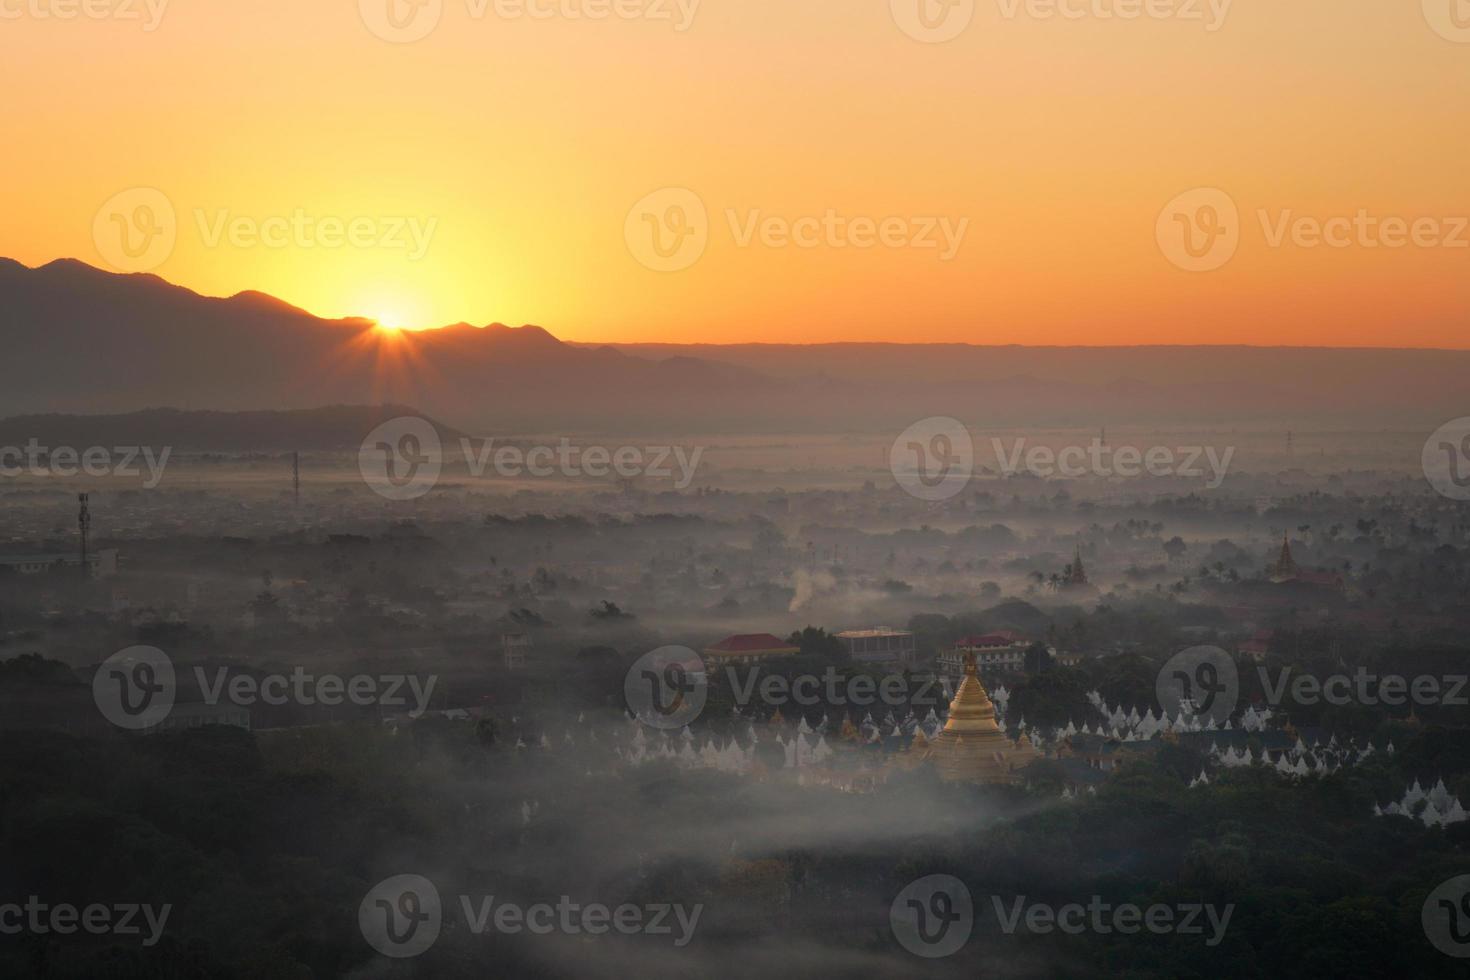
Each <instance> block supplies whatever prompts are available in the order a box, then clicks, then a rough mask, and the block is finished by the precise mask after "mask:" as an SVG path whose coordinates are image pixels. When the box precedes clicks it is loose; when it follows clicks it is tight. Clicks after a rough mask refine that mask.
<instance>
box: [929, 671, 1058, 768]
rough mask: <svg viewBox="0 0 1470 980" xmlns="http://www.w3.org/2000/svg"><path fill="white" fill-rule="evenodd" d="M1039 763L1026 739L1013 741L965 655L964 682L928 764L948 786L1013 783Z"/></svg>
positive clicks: (951, 703) (1036, 753)
mask: <svg viewBox="0 0 1470 980" xmlns="http://www.w3.org/2000/svg"><path fill="white" fill-rule="evenodd" d="M1039 758H1041V754H1040V753H1039V752H1037V751H1036V749H1035V747H1033V746H1032V745H1031V743H1030V742H1028V741H1027V740H1026V739H1024V738H1022V739H1021V740H1020V741H1019V742H1012V741H1011V740H1010V739H1009V738H1007V737H1006V734H1005V732H1004V731H1002V730H1001V727H1000V725H999V724H998V723H997V722H996V720H995V704H994V703H993V702H991V700H990V695H989V694H987V693H986V691H985V685H983V684H981V683H980V677H979V675H978V672H977V671H976V669H975V655H974V654H973V653H969V654H966V655H965V677H964V680H962V681H961V682H960V686H959V690H957V691H955V695H954V700H953V701H951V702H950V705H949V717H948V719H946V721H945V723H944V730H943V731H941V732H940V733H939V734H938V735H936V736H934V738H933V739H932V740H931V741H930V742H929V745H928V748H927V751H926V752H925V754H924V761H926V762H932V763H933V764H934V767H935V768H936V769H937V770H938V771H939V776H940V778H941V779H944V780H945V781H947V782H955V781H963V782H972V783H1009V782H1014V781H1016V779H1017V778H1018V773H1019V771H1020V770H1021V769H1022V768H1023V767H1025V766H1027V765H1029V764H1030V763H1032V762H1034V761H1036V760H1037V759H1039Z"/></svg>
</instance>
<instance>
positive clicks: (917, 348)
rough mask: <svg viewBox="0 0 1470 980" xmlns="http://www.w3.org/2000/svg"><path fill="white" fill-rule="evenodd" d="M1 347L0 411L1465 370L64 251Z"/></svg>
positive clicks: (1141, 405)
mask: <svg viewBox="0 0 1470 980" xmlns="http://www.w3.org/2000/svg"><path fill="white" fill-rule="evenodd" d="M901 332H902V330H901V328H899V327H896V328H895V333H901ZM0 350H3V351H4V352H5V355H6V356H5V359H4V362H3V364H4V367H3V369H0V370H3V376H0V380H3V383H0V416H4V415H18V414H22V413H30V414H35V413H43V412H66V413H79V412H85V413H120V412H134V411H139V410H142V409H145V408H150V407H153V406H159V405H171V406H175V407H181V408H191V409H209V410H216V411H243V410H255V409H281V410H291V409H306V408H316V407H319V406H322V405H334V404H340V405H371V404H381V403H385V402H394V403H400V404H411V405H416V406H418V407H420V408H421V409H422V410H423V411H424V412H427V413H430V414H431V415H433V416H435V417H437V418H441V419H445V420H447V421H448V422H449V423H450V424H453V425H455V426H457V427H459V428H462V429H466V430H469V431H473V432H475V433H476V434H496V433H512V432H514V433H555V432H566V431H577V432H589V431H610V432H622V433H633V432H638V431H661V432H672V431H680V430H683V431H692V430H698V431H707V432H714V431H728V432H741V431H746V432H779V433H797V432H811V431H827V432H831V431H856V430H864V431H888V430H892V431H898V430H901V429H902V428H904V427H906V426H907V425H909V424H910V423H912V422H914V421H916V420H918V419H922V418H924V417H926V416H930V415H942V414H943V415H953V416H955V417H957V418H961V419H964V420H965V421H966V422H968V423H971V424H973V425H976V426H978V427H980V428H982V429H983V428H986V427H997V428H999V427H1007V426H1018V425H1031V426H1041V425H1057V426H1092V425H1096V424H1099V423H1100V422H1106V423H1109V424H1115V425H1126V424H1130V423H1146V424H1160V423H1162V424H1200V425H1220V424H1225V425H1234V424H1245V425H1256V426H1271V427H1281V426H1289V425H1292V424H1299V425H1316V426H1321V427H1339V428H1351V427H1358V428H1363V427H1371V428H1384V427H1395V426H1398V427H1421V428H1422V427H1424V426H1429V427H1431V428H1432V427H1433V426H1437V425H1438V424H1439V423H1441V422H1443V421H1444V420H1446V419H1449V418H1453V417H1456V416H1459V415H1463V414H1466V410H1467V409H1466V405H1465V403H1464V401H1463V395H1462V391H1463V388H1464V378H1465V377H1467V376H1470V351H1421V350H1350V349H1316V348H1279V349H1278V348H1253V347H1182V346H1181V347H1113V348H1083V347H1072V348H1050V347H1018V346H1006V347H982V346H969V345H964V344H933V345H926V344H818V345H783V344H758V345H733V346H709V345H698V344H695V345H610V344H602V345H595V346H594V345H583V344H574V343H564V342H562V341H560V340H558V339H557V338H555V337H553V336H552V335H551V334H550V333H548V332H547V331H545V330H543V329H541V328H540V327H534V326H526V327H519V328H512V327H507V326H504V325H502V324H490V325H488V326H484V327H476V326H471V325H469V324H465V323H459V324H454V325H452V326H448V327H444V328H442V329H438V330H425V331H420V332H417V333H403V334H393V333H388V332H384V331H380V330H378V329H376V328H375V326H374V325H373V324H372V322H371V321H368V320H363V319H343V320H324V319H321V318H318V317H315V316H312V315H311V314H309V313H307V312H305V311H303V310H300V309H297V308H295V307H293V306H291V305H289V304H287V303H285V302H282V301H281V300H278V299H275V298H273V297H270V296H266V295H264V294H261V293H256V292H246V293H240V294H238V295H236V296H233V297H230V298H227V299H219V298H211V297H206V296H200V295H198V294H197V293H194V292H191V291H190V290H187V289H183V288H181V287H179V286H174V285H171V284H169V283H167V282H165V281H164V280H162V279H160V278H158V277H156V276H151V275H117V274H113V273H109V272H104V271H102V270H99V269H95V268H92V267H91V266H88V265H86V264H84V263H82V262H78V261H75V260H70V259H64V260H59V261H56V262H52V263H50V264H48V265H45V266H42V267H40V268H37V269H29V268H26V267H25V266H23V265H20V264H19V263H16V262H13V261H10V260H7V259H0Z"/></svg>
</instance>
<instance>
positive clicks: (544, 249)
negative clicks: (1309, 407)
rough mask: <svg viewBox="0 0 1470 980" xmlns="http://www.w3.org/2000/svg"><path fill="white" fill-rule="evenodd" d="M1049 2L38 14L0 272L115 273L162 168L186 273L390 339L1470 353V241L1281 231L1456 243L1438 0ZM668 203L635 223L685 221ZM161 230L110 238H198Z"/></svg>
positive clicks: (11, 34) (1453, 105)
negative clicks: (1188, 197) (936, 18)
mask: <svg viewBox="0 0 1470 980" xmlns="http://www.w3.org/2000/svg"><path fill="white" fill-rule="evenodd" d="M384 2H387V0H384ZM904 2H906V0H904ZM1427 2H1437V0H1427ZM1444 2H1445V3H1452V2H1454V0H1444ZM1018 4H1019V6H1018V8H1017V9H1018V10H1019V11H1020V12H1019V13H1018V14H1017V15H1016V16H1014V17H1009V18H1008V17H1006V16H1004V15H1003V13H1002V10H1003V9H1009V5H1001V6H997V5H995V4H985V3H979V4H977V5H976V8H975V10H976V12H975V16H974V21H973V23H972V24H971V25H970V26H969V27H968V28H967V29H966V30H964V31H963V32H962V33H960V34H959V35H958V36H957V37H955V38H954V39H953V40H951V41H948V42H947V43H943V44H924V43H919V42H918V41H916V40H914V39H913V38H911V37H909V36H907V35H906V34H905V33H904V32H903V31H902V30H900V29H899V28H898V26H897V25H896V24H895V20H894V17H893V15H892V14H891V12H890V2H889V0H876V2H872V3H866V4H860V5H856V6H843V7H840V8H839V7H836V6H833V5H831V4H792V3H790V0H741V2H739V3H718V2H716V0H704V2H702V3H700V4H698V5H696V6H695V7H694V17H693V20H692V22H691V23H690V24H689V25H688V29H687V30H683V31H677V30H675V29H674V25H672V24H670V23H663V22H656V21H650V20H646V19H634V20H624V19H621V18H619V17H609V18H607V19H605V20H593V19H590V18H587V17H580V18H576V17H565V16H559V17H554V18H551V19H532V18H528V17H523V18H516V19H505V20H497V19H496V18H495V15H494V14H493V13H490V14H487V16H486V17H485V18H484V19H481V20H476V19H474V18H473V17H472V16H471V15H470V13H469V11H470V9H471V8H470V7H467V6H466V5H464V4H458V3H454V2H449V3H445V4H444V5H443V15H442V16H443V22H442V23H441V24H440V25H439V26H438V28H437V29H436V30H434V31H433V32H432V33H430V34H429V35H428V36H426V37H424V38H423V39H422V40H420V41H417V42H416V43H410V44H392V43H387V42H385V41H383V40H381V39H380V38H378V37H376V36H374V35H373V33H371V32H370V31H369V29H368V28H367V27H366V26H365V24H364V21H363V20H362V19H361V18H360V16H359V4H358V3H356V2H341V3H328V4H302V3H299V2H286V0H259V2H256V3H253V4H249V5H242V4H182V3H178V4H168V5H167V6H166V8H165V9H164V12H163V16H162V18H161V20H160V21H159V22H158V23H157V24H156V29H153V30H145V25H144V24H142V23H136V22H128V21H124V20H119V19H116V18H113V19H101V20H98V19H91V18H89V17H78V18H76V19H73V20H61V19H59V18H57V17H48V18H39V17H37V16H34V15H33V14H31V13H29V11H31V10H32V9H36V5H23V6H20V7H17V8H16V9H17V10H22V11H23V12H24V13H23V16H21V17H20V18H19V19H4V20H0V81H3V82H4V84H5V90H6V92H7V93H8V95H7V97H6V100H5V103H4V105H3V107H0V119H3V120H4V131H5V132H7V133H9V134H13V135H14V136H15V138H13V139H11V140H8V141H7V147H6V159H5V166H4V171H3V175H0V214H3V215H4V218H5V220H4V223H3V224H0V255H5V256H10V257H14V258H16V259H18V260H20V261H22V262H24V263H25V264H27V265H32V266H35V265H41V264H44V263H45V262H48V261H51V260H52V259H55V258H58V257H62V256H74V257H77V258H80V259H82V260H84V261H87V262H90V263H92V264H95V265H100V266H103V267H106V266H107V262H106V261H105V256H104V255H103V254H102V253H101V252H100V250H99V246H98V244H97V242H96V240H95V238H94V234H95V228H94V226H96V225H98V224H99V222H98V221H97V218H98V211H99V209H100V208H101V206H102V205H103V203H104V202H107V201H109V200H110V199H112V198H114V197H115V196H116V195H118V194H119V193H120V192H124V191H127V190H129V189H131V188H139V187H144V188H157V189H158V190H160V191H161V192H163V194H164V195H165V196H166V199H167V202H168V205H169V206H170V207H171V208H172V209H173V211H174V228H173V231H174V234H175V236H176V240H175V241H173V242H172V243H171V247H170V248H168V249H167V250H166V258H165V259H164V260H163V261H162V262H160V263H159V264H158V265H157V266H156V267H153V268H151V270H150V271H153V272H155V273H157V274H158V275H160V276H162V277H163V278H165V279H168V280H170V281H172V282H176V283H179V284H181V285H184V286H187V287H189V288H191V289H195V290H198V291H199V292H202V293H205V294H208V295H218V296H228V295H232V294H234V293H236V292H239V291H241V290H245V289H256V290H261V291H263V292H267V293H270V294H272V295H275V296H278V297H280V298H281V299H283V300H285V301H286V302H289V303H292V304H294V305H297V306H301V307H303V308H305V309H308V310H310V311H311V312H313V313H316V314H318V315H321V316H328V317H338V316H351V315H359V316H368V317H373V318H375V319H377V320H378V321H379V322H380V323H382V324H383V325H384V328H385V329H383V330H381V331H377V333H379V334H380V335H381V336H382V337H384V338H390V337H392V338H402V339H404V340H411V333H408V332H406V331H404V330H401V329H399V330H394V329H392V328H409V330H411V329H414V328H422V327H437V326H444V325H447V324H450V323H455V322H459V321H468V322H471V323H475V324H479V325H483V324H486V323H489V322H492V321H499V322H505V323H510V324H521V323H537V324H540V325H542V326H545V327H546V328H547V329H548V330H550V331H551V332H552V333H554V334H556V335H557V336H559V337H563V338H565V339H573V340H583V341H594V342H600V341H670V342H686V343H688V342H720V343H733V342H742V341H765V342H782V341H795V342H820V341H835V340H890V341H936V342H937V341H961V342H971V343H1038V344H1116V343H1166V344H1198V343H1256V344H1320V345H1354V346H1356V345H1368V346H1375V345H1393V346H1443V347H1467V346H1470V331H1467V330H1466V326H1465V325H1466V323H1467V320H1470V317H1467V312H1470V276H1466V275H1465V268H1466V261H1467V259H1470V248H1458V247H1449V246H1445V245H1441V246H1438V247H1421V246H1417V245H1413V244H1410V245H1407V246H1403V247H1385V246H1383V245H1381V244H1380V245H1370V244H1367V243H1363V242H1358V241H1354V242H1352V243H1351V244H1350V245H1349V246H1347V247H1331V246H1326V245H1317V246H1304V245H1300V244H1297V243H1296V240H1295V239H1294V238H1293V236H1292V234H1291V233H1290V232H1288V233H1287V237H1286V238H1285V239H1283V241H1282V244H1279V245H1274V246H1273V245H1272V244H1271V239H1272V236H1273V235H1274V234H1276V231H1275V229H1276V228H1277V227H1278V224H1277V223H1278V222H1279V221H1280V220H1282V217H1283V215H1285V216H1286V217H1287V218H1288V219H1289V220H1295V219H1297V218H1307V219H1311V220H1314V221H1319V222H1326V221H1328V220H1329V219H1333V218H1336V217H1340V216H1345V217H1347V218H1351V217H1352V216H1354V215H1355V214H1357V213H1358V212H1360V211H1363V212H1366V213H1367V214H1368V215H1369V216H1371V217H1373V218H1375V219H1377V220H1381V219H1383V218H1401V219H1403V220H1405V221H1406V222H1414V221H1417V220H1421V219H1433V220H1434V221H1436V222H1438V225H1439V228H1440V231H1441V233H1442V234H1444V235H1447V236H1448V235H1452V233H1453V232H1454V222H1455V220H1456V219H1457V218H1458V217H1459V216H1465V215H1470V186H1467V184H1466V182H1465V180H1464V173H1463V162H1464V161H1465V160H1466V159H1467V158H1470V127H1466V126H1465V125H1464V118H1463V113H1464V108H1463V107H1464V105H1465V104H1466V102H1467V98H1470V43H1455V41H1453V40H1450V39H1449V38H1448V37H1447V36H1442V34H1441V33H1437V32H1436V30H1435V29H1432V28H1431V26H1430V24H1429V22H1428V21H1427V20H1426V16H1425V12H1424V10H1423V9H1421V8H1422V6H1423V4H1421V3H1415V2H1406V3H1395V4H1363V5H1359V6H1358V7H1355V8H1354V9H1353V10H1352V11H1351V12H1348V11H1346V10H1345V9H1344V7H1343V5H1342V4H1341V3H1340V2H1338V0H1298V2H1296V3H1292V4H1254V5H1251V4H1245V3H1242V2H1235V3H1232V4H1229V5H1228V6H1227V7H1226V8H1225V17H1224V19H1223V21H1222V22H1221V23H1220V24H1219V25H1218V29H1216V30H1213V31H1211V30H1207V29H1206V25H1205V24H1203V23H1197V22H1189V21H1183V20H1180V19H1179V18H1171V19H1151V18H1149V17H1141V18H1139V19H1136V20H1123V19H1120V18H1117V17H1112V18H1104V17H1099V16H1096V15H1093V14H1087V15H1085V16H1082V17H1080V18H1077V19H1068V18H1064V17H1060V16H1057V17H1054V18H1050V19H1046V18H1040V17H1036V16H1032V15H1029V14H1028V13H1027V10H1028V7H1027V2H1026V0H1018ZM1112 5H1113V3H1112V0H1087V2H1085V3H1084V2H1083V0H1067V4H1066V6H1068V7H1069V9H1076V10H1083V11H1095V10H1097V9H1110V8H1111V7H1112ZM134 6H136V7H138V8H145V5H141V4H139V5H134ZM368 6H371V4H369V5H368ZM429 6H432V5H429ZM660 6H661V7H671V8H673V9H674V10H676V11H677V10H679V9H688V7H689V4H687V3H686V4H685V5H684V7H683V8H680V6H679V5H678V4H667V5H663V4H661V5H660ZM959 6H960V7H963V6H964V5H959ZM1147 6H1149V7H1152V6H1154V5H1147ZM1175 6H1182V5H1181V4H1176V5H1175ZM1220 6H1221V4H1220V3H1215V4H1211V3H1208V2H1201V3H1190V4H1189V5H1188V7H1189V8H1190V9H1195V10H1201V11H1204V13H1205V16H1206V17H1208V16H1210V14H1209V12H1210V11H1211V10H1218V9H1220ZM45 8H46V5H45V4H44V3H43V4H40V5H39V9H45ZM145 9H146V8H145ZM415 9H417V8H415ZM488 9H489V10H491V11H493V10H495V9H496V8H495V5H493V4H492V5H490V7H489V8H488ZM557 9H560V8H557ZM1445 23H1451V22H1449V21H1446V22H1445ZM1467 40H1470V39H1467ZM1198 187H1217V188H1221V189H1223V190H1225V191H1227V192H1228V194H1229V195H1230V197H1231V198H1232V199H1233V201H1234V202H1235V204H1237V205H1238V207H1239V217H1240V232H1241V234H1240V244H1239V247H1238V249H1237V251H1236V253H1235V254H1234V256H1233V257H1232V258H1231V260H1230V261H1229V262H1228V263H1227V264H1224V265H1223V266H1221V267H1220V268H1218V269H1215V270H1214V271H1209V272H1188V271H1184V269H1182V268H1179V267H1178V266H1177V265H1175V264H1171V262H1170V260H1169V259H1168V258H1166V257H1165V255H1164V254H1163V251H1162V250H1161V248H1160V246H1159V244H1158V242H1157V241H1156V239H1155V231H1156V225H1157V224H1158V218H1159V215H1160V210H1161V209H1162V208H1163V206H1164V204H1165V203H1166V202H1168V201H1170V200H1171V199H1173V198H1175V197H1176V196H1177V195H1180V194H1181V193H1182V192H1185V191H1188V190H1190V189H1191V188H1198ZM662 188H688V189H690V190H692V191H694V192H695V194H696V195H697V197H698V199H699V201H700V202H701V204H702V205H703V207H704V208H705V210H706V211H707V214H708V225H707V238H708V240H707V242H706V243H704V246H703V249H702V251H700V252H699V254H698V256H697V260H696V261H694V262H693V263H692V264H691V265H689V266H688V267H687V268H682V269H680V270H679V271H667V272H661V271H655V270H654V269H653V268H650V267H649V263H648V262H647V261H640V258H639V257H638V256H636V255H635V254H634V249H633V248H631V247H630V245H629V243H628V241H627V240H625V231H626V226H627V225H628V224H629V223H630V209H631V208H632V207H633V205H634V203H635V202H637V201H639V200H641V199H643V198H645V197H646V196H648V195H650V194H651V193H652V192H656V191H659V190H660V189H662ZM829 212H831V213H833V214H834V215H835V216H836V217H837V218H838V219H840V220H841V221H842V222H843V228H845V229H847V230H845V231H840V232H836V233H835V237H834V234H831V233H829V232H827V231H824V230H822V222H823V218H824V216H825V215H827V214H828V213H829ZM669 214H670V213H669V212H668V210H667V209H666V208H661V209H659V210H658V211H657V214H656V215H655V220H654V221H653V223H651V224H649V223H646V222H644V221H643V219H642V218H641V217H640V216H636V215H635V216H633V218H632V222H631V223H632V224H633V225H634V226H635V227H638V228H642V229H644V230H645V231H646V232H648V233H650V234H651V233H653V232H655V231H660V229H661V233H662V234H664V235H666V236H667V242H668V243H676V239H677V241H684V240H685V239H683V238H679V237H678V236H680V235H682V234H683V231H682V226H680V225H679V224H678V222H677V221H675V222H674V223H673V224H668V223H665V224H663V225H660V224H659V222H660V221H663V220H664V219H665V218H666V217H667V216H669ZM895 217H896V218H899V219H902V220H903V221H904V222H905V227H906V228H907V229H908V233H909V234H910V235H917V233H918V231H919V228H920V227H921V225H922V223H924V222H925V221H927V220H929V219H948V220H952V221H960V220H964V221H966V222H967V224H966V226H965V232H964V235H963V237H962V239H961V240H960V241H959V243H958V244H959V247H958V249H957V251H956V252H955V254H954V256H953V258H951V259H949V260H948V261H946V260H943V259H941V258H940V255H939V252H940V249H937V248H919V247H890V246H888V245H885V244H866V245H865V244H863V236H862V235H861V234H860V233H858V232H854V231H853V230H852V229H853V226H852V225H851V222H852V221H853V220H854V219H856V220H857V221H858V222H859V223H861V222H862V221H871V222H872V223H874V224H877V223H880V222H882V220H883V219H885V218H895ZM122 218H123V219H124V220H123V221H122V223H121V225H119V224H118V223H116V222H111V221H108V220H104V221H102V222H101V223H100V225H101V227H103V228H104V229H113V230H114V231H116V230H117V229H118V228H126V229H128V230H129V233H130V234H134V235H139V236H141V235H144V234H147V233H151V231H152V230H154V229H156V228H159V227H161V225H160V224H159V221H160V215H159V214H158V213H157V211H156V210H153V209H150V210H148V211H141V212H140V211H137V210H136V208H133V209H130V210H129V211H128V212H127V214H126V215H123V216H122ZM765 219H776V224H775V225H774V226H773V225H769V224H763V222H764V221H765ZM804 221H805V222H806V224H803V222H804ZM783 227H785V234H784V235H783V233H782V228H783ZM812 227H816V228H817V229H818V230H817V232H816V234H817V235H818V238H817V239H815V241H816V244H815V245H814V246H813V247H804V246H803V245H800V244H793V243H792V242H793V241H795V240H797V239H802V236H803V234H804V230H807V231H809V230H810V229H811V228H812ZM858 227H860V224H859V226H858ZM1293 227H1294V226H1293ZM746 236H749V237H748V243H745V242H746ZM824 236H825V237H824ZM900 237H901V236H900ZM1459 238H1461V239H1465V240H1467V241H1470V232H1464V231H1461V232H1460V233H1459ZM139 240H140V241H141V240H142V239H139ZM763 242H764V244H763ZM660 247H662V246H660ZM671 247H672V246H671ZM383 346H385V347H386V346H388V345H386V344H385V345H383ZM410 347H411V345H410ZM410 354H411V350H410V349H408V348H405V350H404V351H403V357H404V358H405V363H406V364H407V365H409V366H410V367H411V364H412V361H411V358H410Z"/></svg>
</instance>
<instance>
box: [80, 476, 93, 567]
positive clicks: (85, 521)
mask: <svg viewBox="0 0 1470 980" xmlns="http://www.w3.org/2000/svg"><path fill="white" fill-rule="evenodd" d="M89 496H90V494H85V493H79V494H77V503H79V504H80V505H81V507H80V509H78V511H77V528H78V529H79V530H80V531H81V532H82V571H84V572H85V571H87V532H88V531H90V530H91V529H92V511H91V509H90V508H88V506H87V498H88V497H89Z"/></svg>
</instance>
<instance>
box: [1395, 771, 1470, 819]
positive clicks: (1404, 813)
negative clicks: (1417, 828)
mask: <svg viewBox="0 0 1470 980" xmlns="http://www.w3.org/2000/svg"><path fill="white" fill-rule="evenodd" d="M1420 803H1423V804H1424V809H1423V811H1422V812H1420V813H1419V815H1418V819H1419V821H1420V822H1421V823H1422V824H1424V826H1426V827H1448V826H1450V825H1451V824H1457V823H1464V822H1465V821H1466V820H1470V814H1466V813H1465V808H1464V807H1463V806H1461V805H1460V800H1459V797H1455V796H1451V795H1450V791H1449V790H1448V789H1447V788H1446V787H1445V784H1444V780H1443V779H1441V780H1439V781H1438V782H1436V783H1435V784H1434V787H1433V788H1432V789H1430V790H1429V791H1428V792H1425V790H1424V787H1422V786H1420V785H1419V780H1417V779H1416V780H1414V784H1413V785H1412V786H1410V787H1409V788H1408V790H1407V791H1405V793H1404V798H1403V799H1402V800H1400V801H1399V802H1397V803H1390V804H1388V806H1379V805H1378V804H1377V803H1375V804H1373V815H1374V816H1375V817H1388V816H1396V817H1410V818H1412V817H1413V816H1414V811H1415V809H1417V808H1418V806H1419V804H1420Z"/></svg>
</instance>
